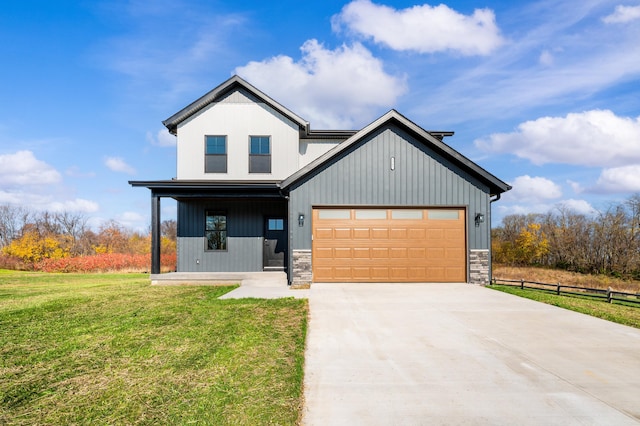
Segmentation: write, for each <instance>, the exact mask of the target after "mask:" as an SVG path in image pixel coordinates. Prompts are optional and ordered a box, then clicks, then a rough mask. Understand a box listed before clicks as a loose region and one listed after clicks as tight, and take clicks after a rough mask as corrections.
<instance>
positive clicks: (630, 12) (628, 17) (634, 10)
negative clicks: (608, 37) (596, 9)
mask: <svg viewBox="0 0 640 426" xmlns="http://www.w3.org/2000/svg"><path fill="white" fill-rule="evenodd" d="M636 19H640V6H623V5H618V6H616V9H615V11H614V12H613V13H612V14H611V15H608V16H605V17H604V18H602V22H604V23H605V24H624V23H627V22H631V21H634V20H636Z"/></svg>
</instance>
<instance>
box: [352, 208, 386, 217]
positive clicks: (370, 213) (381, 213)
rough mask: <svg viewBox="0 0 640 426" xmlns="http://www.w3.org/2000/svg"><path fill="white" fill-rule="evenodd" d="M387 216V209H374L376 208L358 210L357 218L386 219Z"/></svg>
mask: <svg viewBox="0 0 640 426" xmlns="http://www.w3.org/2000/svg"><path fill="white" fill-rule="evenodd" d="M386 218H387V211H386V210H374V209H366V210H356V219H386Z"/></svg>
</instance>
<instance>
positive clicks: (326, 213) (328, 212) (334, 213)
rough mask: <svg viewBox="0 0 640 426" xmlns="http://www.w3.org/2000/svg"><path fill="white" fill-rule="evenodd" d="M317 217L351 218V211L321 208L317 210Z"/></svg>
mask: <svg viewBox="0 0 640 426" xmlns="http://www.w3.org/2000/svg"><path fill="white" fill-rule="evenodd" d="M318 219H325V220H330V219H351V211H349V210H344V209H340V210H335V209H323V210H318Z"/></svg>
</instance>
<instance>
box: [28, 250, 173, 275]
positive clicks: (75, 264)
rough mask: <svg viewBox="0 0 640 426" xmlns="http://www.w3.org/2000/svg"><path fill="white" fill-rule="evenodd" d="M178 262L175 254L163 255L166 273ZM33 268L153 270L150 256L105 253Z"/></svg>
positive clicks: (77, 270)
mask: <svg viewBox="0 0 640 426" xmlns="http://www.w3.org/2000/svg"><path fill="white" fill-rule="evenodd" d="M176 261H177V260H176V255H175V253H174V254H163V255H161V256H160V265H161V269H162V270H163V271H165V272H166V271H175V269H176ZM33 268H34V270H36V271H42V272H81V273H85V272H113V271H131V272H134V271H136V272H148V271H150V270H151V258H150V256H149V255H148V254H123V253H103V254H96V255H92V256H79V257H67V258H61V259H53V258H49V259H43V260H41V261H40V262H37V263H35V264H34V265H33Z"/></svg>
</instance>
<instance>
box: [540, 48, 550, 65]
mask: <svg viewBox="0 0 640 426" xmlns="http://www.w3.org/2000/svg"><path fill="white" fill-rule="evenodd" d="M538 60H539V61H540V64H542V65H545V66H551V65H553V55H552V54H551V52H549V51H548V50H543V51H542V53H541V54H540V58H539V59H538Z"/></svg>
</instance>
